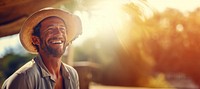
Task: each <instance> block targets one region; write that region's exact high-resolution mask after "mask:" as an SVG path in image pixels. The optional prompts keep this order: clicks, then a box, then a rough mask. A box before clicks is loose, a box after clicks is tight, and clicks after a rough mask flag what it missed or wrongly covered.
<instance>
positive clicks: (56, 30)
mask: <svg viewBox="0 0 200 89" xmlns="http://www.w3.org/2000/svg"><path fill="white" fill-rule="evenodd" d="M54 34H62V31H61V30H60V29H59V27H55V29H54Z"/></svg>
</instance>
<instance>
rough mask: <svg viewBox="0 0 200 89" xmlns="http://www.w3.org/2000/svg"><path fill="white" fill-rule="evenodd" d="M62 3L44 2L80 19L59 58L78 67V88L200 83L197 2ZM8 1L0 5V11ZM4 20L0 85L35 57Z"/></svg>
mask: <svg viewBox="0 0 200 89" xmlns="http://www.w3.org/2000/svg"><path fill="white" fill-rule="evenodd" d="M15 1H17V0H15ZM19 1H20V0H19ZM28 1H31V0H27V2H28ZM44 1H45V0H44ZM52 1H53V0H52ZM61 1H62V3H61V2H59V1H58V2H59V3H57V4H56V5H49V4H48V5H46V4H45V5H44V6H45V7H46V6H51V7H55V8H60V9H63V10H68V11H70V12H72V13H74V14H76V15H78V16H79V17H80V18H81V20H82V25H83V33H82V35H81V36H79V37H78V39H77V40H75V41H74V42H73V43H72V45H70V47H68V50H67V51H66V53H65V54H64V57H63V61H64V62H66V63H68V64H69V65H72V66H74V67H75V68H76V69H77V71H78V73H79V76H80V82H81V89H89V88H91V89H95V86H96V85H98V86H99V85H100V86H115V87H116V86H123V87H132V88H133V87H134V88H137V87H142V88H173V89H182V88H184V89H191V88H192V89H198V88H199V87H200V71H199V68H200V55H199V54H200V7H199V6H200V1H198V0H190V1H189V0H61ZM8 2H9V0H8V1H4V2H2V3H0V5H2V7H1V6H0V7H1V8H0V11H3V10H2V9H4V8H5V7H6V4H7V3H8ZM16 3H17V2H16ZM21 3H22V1H21ZM38 8H39V7H38ZM40 8H41V7H40ZM7 12H10V13H12V11H7ZM22 12H23V10H22ZM7 14H8V15H9V13H7ZM4 17H6V16H4ZM1 19H3V15H0V20H1ZM4 20H5V19H4ZM22 20H24V18H23V19H22ZM7 24H9V23H8V22H6V23H2V24H1V25H0V32H1V38H0V85H1V84H2V83H3V81H4V80H5V79H6V78H8V77H9V76H10V75H11V74H12V73H13V72H14V71H16V70H17V69H18V68H19V67H21V66H22V65H23V64H25V63H26V62H27V61H29V60H31V59H32V58H33V57H35V56H36V55H32V54H30V53H28V52H27V51H25V49H24V48H23V47H22V45H21V44H20V41H19V37H18V36H19V35H18V32H16V33H12V34H9V35H6V36H4V34H6V33H4V30H11V31H12V29H2V28H5V27H4V25H7ZM21 25H22V24H20V26H21ZM11 26H12V25H11ZM9 28H13V29H15V26H12V27H9ZM19 30H20V29H19ZM19 30H18V31H19ZM96 89H97V88H96ZM108 89H111V88H110V87H109V88H108ZM121 89H123V88H121Z"/></svg>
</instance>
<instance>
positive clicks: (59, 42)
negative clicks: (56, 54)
mask: <svg viewBox="0 0 200 89" xmlns="http://www.w3.org/2000/svg"><path fill="white" fill-rule="evenodd" d="M52 43H53V44H61V43H62V41H52Z"/></svg>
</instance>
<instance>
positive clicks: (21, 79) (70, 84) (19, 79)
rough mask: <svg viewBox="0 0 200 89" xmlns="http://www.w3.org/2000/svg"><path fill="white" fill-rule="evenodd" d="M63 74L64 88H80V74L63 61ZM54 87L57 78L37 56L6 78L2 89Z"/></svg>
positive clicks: (49, 88)
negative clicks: (54, 77)
mask: <svg viewBox="0 0 200 89" xmlns="http://www.w3.org/2000/svg"><path fill="white" fill-rule="evenodd" d="M61 75H62V77H63V84H64V86H63V87H64V89H79V79H78V74H77V72H76V70H75V69H74V68H73V67H71V66H69V65H67V64H65V63H63V62H62V63H61ZM54 87H55V80H54V79H53V77H52V76H51V75H50V73H49V71H48V69H47V68H46V67H45V65H44V63H43V61H42V59H41V57H40V56H37V57H36V58H34V59H32V60H31V61H29V62H28V63H26V64H25V65H24V66H22V67H21V68H20V69H18V70H17V71H16V72H15V73H13V74H12V75H11V76H10V77H9V78H8V79H7V80H5V82H4V83H3V85H2V88H1V89H54Z"/></svg>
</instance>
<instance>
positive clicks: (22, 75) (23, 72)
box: [2, 60, 36, 89]
mask: <svg viewBox="0 0 200 89" xmlns="http://www.w3.org/2000/svg"><path fill="white" fill-rule="evenodd" d="M34 73H36V64H35V62H34V60H31V61H29V62H27V63H26V64H25V65H23V66H22V67H21V68H19V69H18V70H17V71H16V72H15V73H13V74H12V75H11V76H10V77H9V78H8V79H7V80H5V81H4V84H3V86H2V89H7V88H6V87H9V88H11V89H12V88H13V89H14V88H15V89H20V88H23V87H24V88H25V87H26V86H20V85H26V83H28V81H29V79H30V78H31V76H32V75H34ZM19 83H20V84H19Z"/></svg>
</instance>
